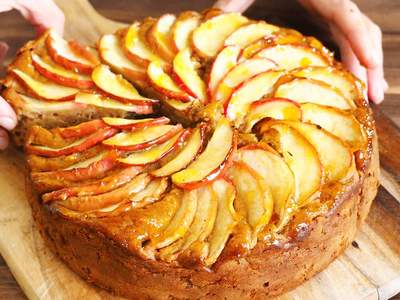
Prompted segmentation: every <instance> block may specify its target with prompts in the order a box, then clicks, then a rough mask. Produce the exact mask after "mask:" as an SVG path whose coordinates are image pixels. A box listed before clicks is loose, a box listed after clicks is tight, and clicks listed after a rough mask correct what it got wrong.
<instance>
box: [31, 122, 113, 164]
mask: <svg viewBox="0 0 400 300" xmlns="http://www.w3.org/2000/svg"><path fill="white" fill-rule="evenodd" d="M117 132H118V130H117V129H114V128H110V127H108V128H102V129H100V130H98V131H96V132H94V133H93V134H91V135H89V136H87V137H84V138H81V139H78V140H76V141H74V142H73V143H72V144H69V145H67V146H65V147H61V148H51V147H46V146H39V145H32V144H27V145H26V146H25V151H26V153H28V154H37V155H42V156H46V157H56V156H61V155H68V154H72V153H75V152H82V151H84V150H86V149H88V148H90V147H93V146H94V145H96V144H98V143H101V142H102V141H104V140H106V139H107V138H109V137H112V136H113V135H115V134H116V133H117Z"/></svg>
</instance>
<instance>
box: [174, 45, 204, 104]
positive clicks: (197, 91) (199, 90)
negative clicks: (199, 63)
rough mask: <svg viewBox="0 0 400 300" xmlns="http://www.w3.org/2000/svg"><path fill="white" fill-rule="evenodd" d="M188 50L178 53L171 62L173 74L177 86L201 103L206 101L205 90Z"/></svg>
mask: <svg viewBox="0 0 400 300" xmlns="http://www.w3.org/2000/svg"><path fill="white" fill-rule="evenodd" d="M191 55H192V53H191V51H190V48H184V49H182V50H180V51H179V52H178V54H177V55H176V56H175V58H174V61H173V74H174V78H175V81H176V82H177V83H178V85H179V86H180V87H181V88H182V90H184V91H185V92H187V93H188V94H190V95H191V96H193V97H195V98H197V99H199V100H200V101H201V102H203V103H204V102H206V101H207V89H206V84H205V82H204V81H203V79H202V78H201V77H200V76H199V74H198V73H197V70H196V62H194V61H193V60H192V58H191Z"/></svg>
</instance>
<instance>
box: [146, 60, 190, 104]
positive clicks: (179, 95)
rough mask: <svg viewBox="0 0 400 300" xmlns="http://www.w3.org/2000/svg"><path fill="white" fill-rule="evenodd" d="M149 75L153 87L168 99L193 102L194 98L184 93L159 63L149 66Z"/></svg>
mask: <svg viewBox="0 0 400 300" xmlns="http://www.w3.org/2000/svg"><path fill="white" fill-rule="evenodd" d="M147 75H148V77H149V80H150V83H151V85H152V87H153V88H154V89H155V90H157V91H158V92H159V93H161V94H163V95H165V96H166V97H168V98H172V99H177V100H181V101H184V102H190V101H192V100H193V97H191V96H190V95H189V94H188V93H186V92H185V91H183V90H182V89H181V88H180V87H179V85H177V84H176V83H175V81H174V80H172V78H171V77H170V76H169V75H168V74H167V73H166V72H165V71H164V70H163V68H162V66H161V64H160V63H159V62H152V63H150V64H149V66H148V68H147Z"/></svg>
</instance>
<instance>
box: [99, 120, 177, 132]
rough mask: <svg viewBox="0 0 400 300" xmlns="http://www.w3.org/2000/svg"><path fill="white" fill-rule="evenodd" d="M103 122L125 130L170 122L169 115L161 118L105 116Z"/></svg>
mask: <svg viewBox="0 0 400 300" xmlns="http://www.w3.org/2000/svg"><path fill="white" fill-rule="evenodd" d="M103 122H104V123H105V124H107V125H109V126H111V127H114V128H118V129H124V130H135V129H138V128H145V127H151V126H155V125H165V124H168V123H169V122H170V120H169V119H168V118H167V117H159V118H148V119H124V118H111V117H105V118H103Z"/></svg>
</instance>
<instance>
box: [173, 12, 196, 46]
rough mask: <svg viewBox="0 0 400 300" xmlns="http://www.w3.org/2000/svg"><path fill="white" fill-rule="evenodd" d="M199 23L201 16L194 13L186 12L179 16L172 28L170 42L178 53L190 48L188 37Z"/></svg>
mask: <svg viewBox="0 0 400 300" xmlns="http://www.w3.org/2000/svg"><path fill="white" fill-rule="evenodd" d="M200 21H201V15H200V14H199V13H197V12H195V11H186V12H183V13H181V14H180V15H179V17H178V18H177V19H176V21H175V23H174V25H173V26H172V29H171V31H172V41H173V44H174V46H175V51H176V52H178V51H180V50H182V49H184V48H186V47H189V46H190V37H191V34H192V32H193V30H195V29H196V28H197V27H198V26H199V24H200Z"/></svg>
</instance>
